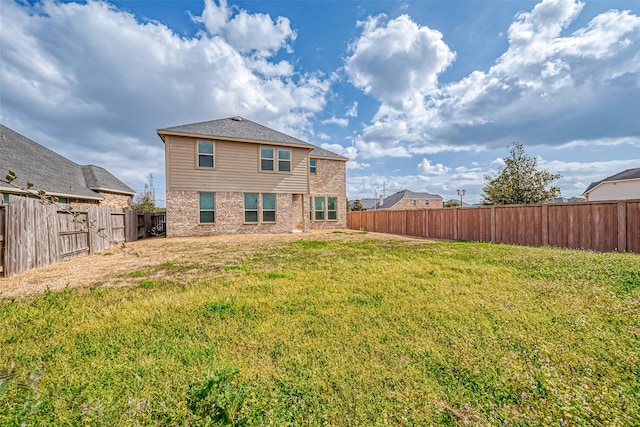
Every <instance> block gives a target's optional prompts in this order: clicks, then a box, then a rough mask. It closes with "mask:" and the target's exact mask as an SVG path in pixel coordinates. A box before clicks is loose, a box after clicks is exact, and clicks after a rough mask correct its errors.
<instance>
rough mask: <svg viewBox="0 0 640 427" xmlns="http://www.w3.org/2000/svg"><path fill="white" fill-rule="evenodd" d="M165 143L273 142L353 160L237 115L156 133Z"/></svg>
mask: <svg viewBox="0 0 640 427" xmlns="http://www.w3.org/2000/svg"><path fill="white" fill-rule="evenodd" d="M156 132H157V133H158V135H159V136H160V138H162V140H163V141H164V135H186V136H199V135H200V136H206V137H209V138H211V137H214V138H221V139H229V140H240V141H249V142H256V143H264V142H271V143H274V144H284V145H287V146H293V147H301V148H308V149H311V153H310V156H311V157H315V158H323V159H331V160H342V161H348V160H349V159H348V158H346V157H343V156H340V155H338V154H336V153H334V152H332V151H329V150H325V149H324V148H320V147H316V146H315V145H313V144H309V143H308V142H304V141H302V140H300V139H298V138H294V137H293V136H290V135H287V134H285V133H282V132H278V131H277V130H274V129H271V128H268V127H266V126H263V125H261V124H259V123H256V122H252V121H251V120H248V119H245V118H244V117H240V116H235V117H227V118H225V119H217V120H209V121H207V122H198V123H191V124H188V125H181V126H173V127H168V128H164V129H158V130H157V131H156Z"/></svg>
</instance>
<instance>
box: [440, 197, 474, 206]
mask: <svg viewBox="0 0 640 427" xmlns="http://www.w3.org/2000/svg"><path fill="white" fill-rule="evenodd" d="M444 203H445V205H446V204H451V203H457V204H458V205H457V206H460V199H449V200H446V201H445V202H444ZM465 206H466V207H471V206H473V205H472V204H471V203H467V202H464V201H463V202H462V207H465Z"/></svg>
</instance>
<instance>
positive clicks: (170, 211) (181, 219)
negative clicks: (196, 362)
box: [167, 191, 304, 237]
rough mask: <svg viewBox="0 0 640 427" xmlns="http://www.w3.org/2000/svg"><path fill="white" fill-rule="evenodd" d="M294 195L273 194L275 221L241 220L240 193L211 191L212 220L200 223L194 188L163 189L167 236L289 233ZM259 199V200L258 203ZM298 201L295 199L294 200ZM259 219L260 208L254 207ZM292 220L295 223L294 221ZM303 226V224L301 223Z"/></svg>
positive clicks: (291, 224)
mask: <svg viewBox="0 0 640 427" xmlns="http://www.w3.org/2000/svg"><path fill="white" fill-rule="evenodd" d="M294 196H297V195H292V194H288V193H277V194H276V222H275V223H262V222H258V223H256V224H253V223H252V224H247V223H245V222H244V193H238V192H216V193H215V223H213V224H200V223H199V222H200V211H199V196H198V192H197V191H167V237H184V236H208V235H215V234H251V233H289V232H291V231H292V230H293V228H294V225H297V224H298V223H299V222H300V217H301V216H302V213H300V215H298V218H296V219H294V213H295V212H296V210H295V209H294V208H293V206H292V205H293V204H294V202H293V199H294ZM261 203H262V200H260V205H261ZM298 204H299V202H298ZM258 217H259V218H262V211H261V210H260V209H259V210H258ZM294 221H295V224H294ZM303 227H304V225H303Z"/></svg>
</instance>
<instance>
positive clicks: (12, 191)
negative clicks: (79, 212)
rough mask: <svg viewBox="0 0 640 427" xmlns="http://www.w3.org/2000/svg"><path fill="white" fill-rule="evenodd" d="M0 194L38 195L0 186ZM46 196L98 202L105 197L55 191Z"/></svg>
mask: <svg viewBox="0 0 640 427" xmlns="http://www.w3.org/2000/svg"><path fill="white" fill-rule="evenodd" d="M0 192H3V193H9V194H32V195H34V196H37V194H34V193H32V192H30V191H27V190H22V189H17V188H12V187H2V186H0ZM45 195H47V196H54V197H66V198H73V199H85V200H98V201H100V200H104V197H102V196H86V195H84V194H69V193H58V192H55V191H47V192H46V194H45Z"/></svg>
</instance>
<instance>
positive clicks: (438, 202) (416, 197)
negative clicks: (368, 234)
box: [376, 190, 443, 211]
mask: <svg viewBox="0 0 640 427" xmlns="http://www.w3.org/2000/svg"><path fill="white" fill-rule="evenodd" d="M442 206H443V202H442V196H439V195H437V194H431V193H416V192H414V191H411V190H400V191H398V192H396V193H393V194H392V195H390V196H388V197H386V198H385V199H384V201H383V203H382V204H378V206H376V209H391V210H401V211H404V210H413V209H440V208H442Z"/></svg>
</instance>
